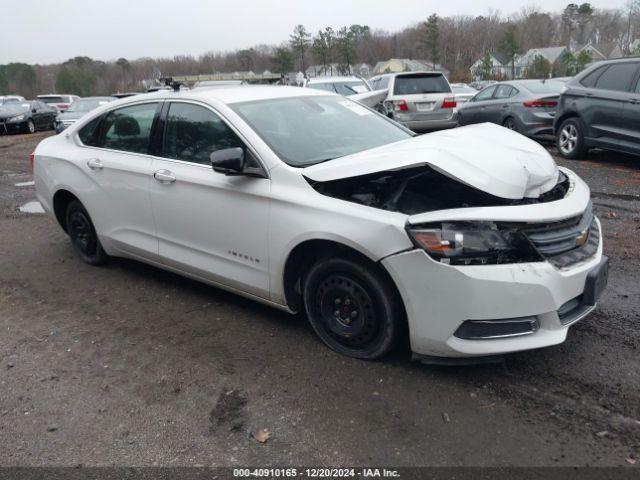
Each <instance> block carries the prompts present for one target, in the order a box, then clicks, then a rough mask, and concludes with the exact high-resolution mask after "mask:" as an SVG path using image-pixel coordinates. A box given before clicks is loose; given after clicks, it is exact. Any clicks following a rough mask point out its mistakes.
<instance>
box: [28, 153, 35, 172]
mask: <svg viewBox="0 0 640 480" xmlns="http://www.w3.org/2000/svg"><path fill="white" fill-rule="evenodd" d="M35 162H36V152H35V151H33V152H31V155H29V164H30V165H31V173H33V167H34V165H35Z"/></svg>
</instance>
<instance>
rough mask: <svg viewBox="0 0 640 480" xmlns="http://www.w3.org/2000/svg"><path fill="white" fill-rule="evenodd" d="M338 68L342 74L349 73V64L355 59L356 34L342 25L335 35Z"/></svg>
mask: <svg viewBox="0 0 640 480" xmlns="http://www.w3.org/2000/svg"><path fill="white" fill-rule="evenodd" d="M336 46H337V49H338V70H339V71H340V73H341V74H342V75H350V74H351V65H353V63H354V62H355V61H356V56H357V52H356V34H355V33H354V31H353V29H351V28H347V27H342V28H341V29H340V30H338V34H337V36H336Z"/></svg>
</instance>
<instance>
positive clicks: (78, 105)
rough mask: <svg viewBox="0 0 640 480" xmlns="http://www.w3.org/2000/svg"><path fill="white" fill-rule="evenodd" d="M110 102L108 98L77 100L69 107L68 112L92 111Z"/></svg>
mask: <svg viewBox="0 0 640 480" xmlns="http://www.w3.org/2000/svg"><path fill="white" fill-rule="evenodd" d="M107 103H109V101H108V100H76V101H75V102H73V103H72V104H71V106H70V107H69V108H68V110H67V112H90V111H91V110H93V109H94V108H97V107H99V106H101V105H105V104H107Z"/></svg>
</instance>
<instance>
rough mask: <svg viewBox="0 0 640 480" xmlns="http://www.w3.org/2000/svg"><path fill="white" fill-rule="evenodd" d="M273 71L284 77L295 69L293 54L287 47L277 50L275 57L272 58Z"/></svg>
mask: <svg viewBox="0 0 640 480" xmlns="http://www.w3.org/2000/svg"><path fill="white" fill-rule="evenodd" d="M271 63H272V65H273V69H274V70H275V72H276V73H279V74H281V75H284V74H286V73H288V72H290V71H291V69H292V68H293V54H292V53H291V50H289V49H288V48H286V47H279V48H276V52H275V55H274V56H273V57H272V58H271Z"/></svg>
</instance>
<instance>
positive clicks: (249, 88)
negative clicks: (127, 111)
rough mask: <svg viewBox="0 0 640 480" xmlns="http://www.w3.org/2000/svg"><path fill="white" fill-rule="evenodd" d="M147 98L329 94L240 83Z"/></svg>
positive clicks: (226, 100)
mask: <svg viewBox="0 0 640 480" xmlns="http://www.w3.org/2000/svg"><path fill="white" fill-rule="evenodd" d="M143 95H144V96H148V97H147V98H155V97H160V98H167V99H171V98H182V99H193V100H201V101H204V102H207V101H209V100H218V101H219V102H222V103H227V104H228V103H239V102H251V101H255V100H268V99H271V98H287V97H302V96H309V97H310V96H322V95H331V94H330V93H329V92H324V91H322V90H314V89H310V88H300V87H287V86H282V85H240V86H229V87H228V88H227V87H219V88H212V89H208V88H203V89H193V90H183V91H179V92H174V91H166V90H164V91H163V90H160V91H158V92H153V93H147V94H143ZM143 95H135V96H134V97H129V98H130V99H131V100H132V101H134V100H140V99H141V98H142V97H143Z"/></svg>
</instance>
